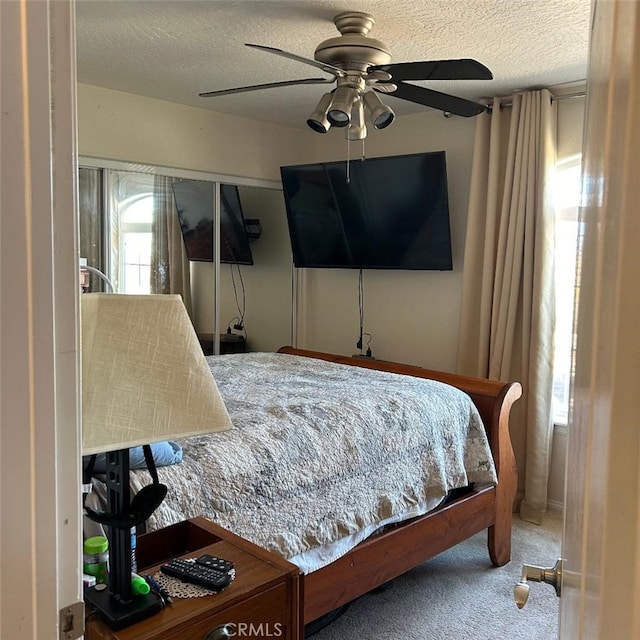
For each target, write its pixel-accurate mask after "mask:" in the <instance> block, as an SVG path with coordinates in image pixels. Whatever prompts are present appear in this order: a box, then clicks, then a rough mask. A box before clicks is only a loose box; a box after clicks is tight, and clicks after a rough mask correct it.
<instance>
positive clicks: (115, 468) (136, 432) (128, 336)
mask: <svg viewBox="0 0 640 640" xmlns="http://www.w3.org/2000/svg"><path fill="white" fill-rule="evenodd" d="M80 301H81V327H82V334H81V335H82V453H83V455H90V454H94V453H101V452H105V453H106V457H107V468H106V485H107V511H106V512H105V513H101V514H98V515H99V516H100V517H101V519H100V520H99V521H100V522H102V523H104V524H107V525H108V538H109V581H108V586H107V588H104V586H102V587H101V586H100V585H96V586H94V587H90V588H89V589H87V590H86V592H85V602H87V604H88V605H90V606H92V607H93V608H94V609H95V610H96V611H97V613H98V615H100V617H101V618H102V619H103V620H104V621H105V622H106V623H107V624H108V625H109V626H111V627H112V628H114V629H120V628H123V627H126V626H128V625H130V624H133V623H134V622H137V621H139V620H142V619H144V618H146V617H148V616H150V615H152V614H153V613H155V612H157V611H158V610H159V609H160V608H161V606H162V603H161V602H160V601H159V600H158V599H157V598H156V597H155V596H154V595H153V594H152V593H150V594H148V595H147V596H141V595H133V593H132V589H131V532H130V530H131V526H132V525H133V524H135V523H138V522H140V521H141V520H143V519H146V518H147V517H148V516H149V515H151V513H152V512H153V510H154V509H155V508H157V506H158V505H159V504H160V502H161V501H162V498H163V497H164V494H165V493H166V488H165V487H164V485H159V484H157V483H155V481H154V485H149V486H147V487H144V489H142V490H141V491H140V493H139V494H137V496H135V497H134V498H133V501H132V500H131V495H130V485H129V448H131V447H135V446H139V445H148V444H151V443H153V442H158V441H162V440H170V439H175V438H184V437H188V436H194V435H199V434H205V433H211V432H215V431H225V430H227V429H230V428H231V426H232V425H231V420H230V418H229V414H228V413H227V409H226V407H225V405H224V402H223V400H222V397H221V396H220V392H219V391H218V387H217V385H216V383H215V380H214V379H213V376H212V375H211V372H210V371H209V368H208V366H207V362H206V359H205V357H204V354H203V352H202V349H201V347H200V343H199V341H198V338H197V336H196V333H195V330H194V328H193V325H192V324H191V320H190V319H189V316H188V314H187V311H186V309H185V307H184V304H183V302H182V299H181V297H180V296H178V295H123V294H105V293H87V294H83V295H82V296H81V298H80ZM145 490H147V491H146V492H145ZM89 517H92V516H91V515H89ZM101 589H102V590H101Z"/></svg>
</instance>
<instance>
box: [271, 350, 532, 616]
mask: <svg viewBox="0 0 640 640" xmlns="http://www.w3.org/2000/svg"><path fill="white" fill-rule="evenodd" d="M279 352H280V353H288V354H292V355H297V356H304V357H311V358H320V359H322V360H328V361H330V362H337V363H340V364H346V365H352V366H357V367H365V368H367V369H378V370H381V371H389V372H392V373H400V374H405V375H410V376H416V377H419V378H428V379H431V380H439V381H441V382H445V383H447V384H450V385H452V386H454V387H457V388H458V389H461V390H462V391H465V392H466V393H467V394H468V395H469V396H470V397H471V399H472V400H473V402H474V403H475V405H476V406H477V408H478V411H479V412H480V415H481V416H482V420H483V422H484V425H485V428H486V430H487V435H488V438H489V443H490V445H491V451H492V453H493V458H494V461H495V466H496V470H497V473H498V484H497V485H496V486H495V487H487V488H482V489H478V490H475V489H474V490H472V491H471V492H469V493H466V494H464V495H463V496H461V497H458V498H456V499H453V500H451V501H450V502H447V503H446V504H445V505H444V506H441V507H439V508H438V509H436V510H435V511H431V512H429V513H427V514H425V515H423V516H420V517H418V518H415V519H413V520H409V521H407V522H404V523H400V524H398V525H394V526H392V527H390V528H388V529H386V530H385V531H384V532H382V533H380V534H377V535H374V536H372V537H371V538H368V539H367V540H365V541H364V542H362V543H360V544H359V545H358V546H357V547H355V548H354V549H352V550H351V551H350V552H349V553H347V554H346V555H345V556H343V557H342V558H340V559H338V560H336V561H335V562H332V563H331V564H330V565H328V566H326V567H324V568H322V569H319V570H317V571H314V572H312V573H309V574H306V575H304V576H301V585H300V586H301V594H300V597H301V603H302V604H301V611H300V614H301V618H302V623H303V624H305V625H306V624H309V623H310V622H312V621H314V620H316V619H318V618H320V617H321V616H323V615H325V614H327V613H329V612H331V611H333V610H335V609H337V608H339V607H341V606H342V605H345V604H347V603H348V602H351V601H352V600H354V599H355V598H357V597H359V596H361V595H363V594H365V593H367V592H368V591H371V590H372V589H375V588H376V587H379V586H380V585H382V584H384V583H385V582H388V581H389V580H392V579H394V578H396V577H397V576H399V575H401V574H402V573H404V572H406V571H408V570H409V569H411V568H413V567H415V566H417V565H418V564H420V563H422V562H424V561H425V560H428V559H429V558H432V557H433V556H435V555H437V554H438V553H441V552H442V551H445V550H446V549H449V548H450V547H452V546H454V545H456V544H458V543H459V542H462V541H463V540H466V539H467V538H469V537H471V536H473V535H475V534H476V533H479V532H480V531H482V530H483V529H488V549H489V557H490V558H491V562H492V563H493V564H494V565H495V566H502V565H504V564H506V563H507V562H509V560H510V559H511V518H512V510H513V501H514V498H515V493H516V488H517V471H516V463H515V457H514V455H513V449H512V447H511V439H510V436H509V412H510V410H511V406H512V405H513V403H514V402H515V401H516V400H517V399H518V398H519V397H520V396H521V395H522V387H521V386H520V384H519V383H517V382H498V381H494V380H485V379H482V378H473V377H469V376H460V375H456V374H453V373H443V372H440V371H430V370H428V369H423V368H421V367H416V366H410V365H404V364H398V363H394V362H385V361H380V360H374V359H371V358H357V357H348V356H338V355H333V354H329V353H321V352H316V351H307V350H304V349H295V348H293V347H282V348H281V349H279Z"/></svg>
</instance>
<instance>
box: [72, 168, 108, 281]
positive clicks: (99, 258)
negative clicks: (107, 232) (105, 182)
mask: <svg viewBox="0 0 640 640" xmlns="http://www.w3.org/2000/svg"><path fill="white" fill-rule="evenodd" d="M78 214H79V217H78V220H79V227H80V229H79V231H80V257H81V258H86V259H87V264H88V265H89V266H90V267H95V268H96V269H100V270H101V271H103V272H104V271H106V265H105V262H106V261H105V255H104V207H103V193H102V169H91V168H86V167H80V168H79V169H78ZM89 286H90V290H91V291H103V290H104V281H103V280H102V278H100V277H99V276H97V275H94V274H91V275H90V276H89Z"/></svg>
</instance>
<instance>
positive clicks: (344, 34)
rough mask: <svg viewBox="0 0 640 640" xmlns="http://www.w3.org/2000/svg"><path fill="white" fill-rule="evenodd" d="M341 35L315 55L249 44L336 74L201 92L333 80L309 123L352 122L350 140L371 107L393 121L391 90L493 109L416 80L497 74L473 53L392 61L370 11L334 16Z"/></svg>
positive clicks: (358, 134) (382, 119) (463, 107)
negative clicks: (376, 36) (384, 96)
mask: <svg viewBox="0 0 640 640" xmlns="http://www.w3.org/2000/svg"><path fill="white" fill-rule="evenodd" d="M333 21H334V24H335V25H336V28H337V29H338V31H340V34H341V35H339V36H337V37H334V38H329V39H328V40H324V41H323V42H321V43H320V44H319V45H318V46H317V47H316V50H315V54H314V59H313V60H311V59H309V58H305V57H302V56H298V55H296V54H294V53H289V52H287V51H283V50H282V49H277V48H275V47H267V46H264V45H259V44H248V43H247V44H246V46H247V47H252V48H254V49H258V50H260V51H265V52H267V53H272V54H275V55H278V56H282V57H284V58H288V59H290V60H297V61H298V62H302V63H305V64H308V65H311V66H313V67H316V68H318V69H321V70H322V71H324V72H325V73H328V74H330V75H332V76H333V77H332V78H303V79H300V80H285V81H283V82H270V83H266V84H257V85H250V86H245V87H236V88H232V89H222V90H219V91H208V92H205V93H200V94H199V95H200V96H201V97H203V98H209V97H213V96H222V95H229V94H232V93H242V92H245V91H256V90H259V89H272V88H277V87H287V86H291V85H302V84H333V83H334V82H335V83H336V87H335V88H334V89H333V90H332V91H330V92H328V93H325V94H324V95H323V96H322V98H321V99H320V102H319V103H318V106H317V107H316V109H315V110H314V111H313V113H312V114H311V115H310V116H309V118H308V119H307V124H308V125H309V127H311V129H313V130H314V131H317V132H318V133H326V132H327V131H328V130H329V129H330V128H331V127H332V126H333V127H346V137H347V139H348V140H362V139H364V138H365V136H366V124H365V109H366V111H368V113H369V118H370V121H371V123H372V124H373V126H374V127H375V128H376V129H384V128H385V127H388V126H389V125H390V124H391V123H392V122H393V120H394V119H395V114H394V112H393V111H392V109H391V108H390V107H388V106H387V105H385V104H384V103H383V102H382V100H381V99H380V98H379V97H378V95H377V94H378V93H382V94H385V93H386V94H389V95H392V96H395V97H396V98H400V99H402V100H408V101H409V102H415V103H417V104H422V105H425V106H427V107H432V108H434V109H440V110H441V111H444V112H445V113H446V112H448V113H451V114H455V115H459V116H464V117H471V116H475V115H478V114H479V113H482V112H483V111H486V110H487V107H486V106H485V105H483V104H480V103H478V102H473V101H471V100H466V99H464V98H459V97H457V96H453V95H450V94H447V93H440V92H439V91H434V90H433V89H427V88H425V87H421V86H418V85H415V84H407V82H406V81H410V80H491V79H492V78H493V74H492V73H491V71H490V70H489V69H487V67H485V66H484V65H483V64H481V63H480V62H477V61H476V60H473V59H470V58H463V59H459V60H425V61H421V62H399V63H391V53H390V51H389V49H388V48H387V46H386V45H385V44H384V43H382V42H380V40H376V39H374V38H371V37H370V36H368V35H367V34H368V33H369V31H370V30H371V28H372V27H373V25H374V19H373V17H372V16H371V15H369V14H367V13H361V12H358V11H345V12H342V13H339V14H338V15H337V16H335V18H334V20H333Z"/></svg>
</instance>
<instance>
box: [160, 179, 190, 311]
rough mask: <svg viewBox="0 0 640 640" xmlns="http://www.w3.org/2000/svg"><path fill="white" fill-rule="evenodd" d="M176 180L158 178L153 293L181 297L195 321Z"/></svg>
mask: <svg viewBox="0 0 640 640" xmlns="http://www.w3.org/2000/svg"><path fill="white" fill-rule="evenodd" d="M173 181H174V178H171V177H168V176H154V181H153V222H152V234H151V242H152V244H151V291H152V293H178V294H180V295H181V296H182V300H183V302H184V306H185V307H186V309H187V312H188V313H189V316H190V317H192V304H191V279H190V271H189V260H188V259H187V253H186V250H185V248H184V242H183V240H182V231H181V230H180V220H179V218H178V211H177V209H176V204H175V200H174V197H173V190H172V184H173Z"/></svg>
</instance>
